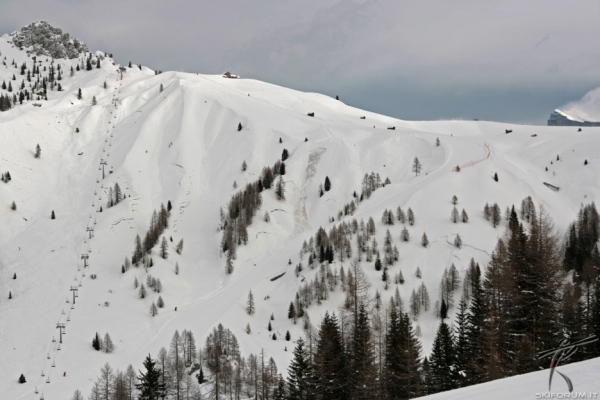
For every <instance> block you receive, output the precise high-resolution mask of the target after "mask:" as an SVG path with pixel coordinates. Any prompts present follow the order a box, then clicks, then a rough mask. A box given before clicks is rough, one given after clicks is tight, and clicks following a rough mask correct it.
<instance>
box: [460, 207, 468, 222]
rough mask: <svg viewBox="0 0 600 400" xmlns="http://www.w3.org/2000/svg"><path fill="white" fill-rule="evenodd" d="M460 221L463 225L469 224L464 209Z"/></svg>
mask: <svg viewBox="0 0 600 400" xmlns="http://www.w3.org/2000/svg"><path fill="white" fill-rule="evenodd" d="M461 219H462V222H464V223H465V224H466V223H467V222H469V216H468V215H467V212H466V211H465V209H464V208H463V209H462V213H461Z"/></svg>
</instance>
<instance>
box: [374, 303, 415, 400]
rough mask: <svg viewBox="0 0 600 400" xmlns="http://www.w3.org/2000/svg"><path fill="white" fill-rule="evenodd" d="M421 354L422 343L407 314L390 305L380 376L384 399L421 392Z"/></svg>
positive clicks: (411, 395)
mask: <svg viewBox="0 0 600 400" xmlns="http://www.w3.org/2000/svg"><path fill="white" fill-rule="evenodd" d="M420 357H421V345H420V343H419V341H418V339H417V338H416V335H415V333H414V331H413V329H412V326H411V324H410V319H409V317H408V315H407V314H404V313H399V312H398V307H396V306H392V307H390V313H389V317H388V326H387V335H386V338H385V365H384V377H383V385H384V388H385V393H386V394H387V398H391V399H408V398H413V397H417V396H419V395H420V394H421V377H420V373H419V365H420Z"/></svg>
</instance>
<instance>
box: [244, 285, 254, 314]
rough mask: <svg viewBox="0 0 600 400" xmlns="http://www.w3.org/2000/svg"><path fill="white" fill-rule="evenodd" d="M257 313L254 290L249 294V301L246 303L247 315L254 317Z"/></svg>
mask: <svg viewBox="0 0 600 400" xmlns="http://www.w3.org/2000/svg"><path fill="white" fill-rule="evenodd" d="M255 312H256V308H255V306H254V295H253V294H252V290H250V292H248V300H247V301H246V313H247V314H248V315H254V313H255Z"/></svg>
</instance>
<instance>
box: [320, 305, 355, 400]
mask: <svg viewBox="0 0 600 400" xmlns="http://www.w3.org/2000/svg"><path fill="white" fill-rule="evenodd" d="M314 373H315V375H314V376H315V380H316V382H315V383H316V385H317V387H318V390H319V396H322V397H323V398H327V399H329V398H330V399H343V398H347V397H348V382H347V381H346V379H347V374H348V371H347V362H346V358H345V351H344V346H343V343H342V338H341V336H340V331H339V326H338V322H337V318H336V317H335V315H332V316H330V315H329V313H328V312H326V313H325V317H324V318H323V321H322V322H321V329H320V331H319V338H318V341H317V351H316V353H315V356H314Z"/></svg>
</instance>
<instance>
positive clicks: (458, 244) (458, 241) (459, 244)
mask: <svg viewBox="0 0 600 400" xmlns="http://www.w3.org/2000/svg"><path fill="white" fill-rule="evenodd" d="M454 247H458V248H459V249H460V248H461V247H462V239H461V238H460V235H459V234H456V238H454Z"/></svg>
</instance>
